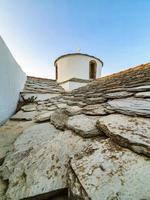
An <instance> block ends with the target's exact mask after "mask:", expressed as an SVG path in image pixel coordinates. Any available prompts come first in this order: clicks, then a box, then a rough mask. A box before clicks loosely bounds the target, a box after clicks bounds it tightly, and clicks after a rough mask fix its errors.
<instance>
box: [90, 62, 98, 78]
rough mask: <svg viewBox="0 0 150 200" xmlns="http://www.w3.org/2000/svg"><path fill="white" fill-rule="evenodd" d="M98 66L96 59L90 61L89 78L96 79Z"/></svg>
mask: <svg viewBox="0 0 150 200" xmlns="http://www.w3.org/2000/svg"><path fill="white" fill-rule="evenodd" d="M96 68H97V64H96V62H95V61H94V60H91V61H90V63H89V79H96Z"/></svg>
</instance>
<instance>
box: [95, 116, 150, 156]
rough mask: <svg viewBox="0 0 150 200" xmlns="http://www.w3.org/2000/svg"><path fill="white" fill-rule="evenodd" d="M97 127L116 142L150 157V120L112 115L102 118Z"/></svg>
mask: <svg viewBox="0 0 150 200" xmlns="http://www.w3.org/2000/svg"><path fill="white" fill-rule="evenodd" d="M97 127H98V128H99V129H100V130H101V131H103V132H104V133H105V134H106V135H107V136H108V137H110V138H111V139H112V140H113V141H114V142H116V143H118V144H119V145H121V146H123V147H127V148H129V149H131V150H133V151H135V152H137V153H142V154H144V155H146V156H149V157H150V120H149V119H148V118H142V117H131V116H125V115H121V114H112V115H108V116H105V117H101V118H100V119H99V120H98V121H97Z"/></svg>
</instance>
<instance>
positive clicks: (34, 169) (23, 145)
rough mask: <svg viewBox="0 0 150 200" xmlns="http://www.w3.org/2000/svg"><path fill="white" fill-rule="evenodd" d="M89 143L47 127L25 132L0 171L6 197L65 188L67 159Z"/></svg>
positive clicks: (26, 195)
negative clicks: (6, 184)
mask: <svg viewBox="0 0 150 200" xmlns="http://www.w3.org/2000/svg"><path fill="white" fill-rule="evenodd" d="M90 142H91V140H90V139H89V140H85V139H83V138H82V137H80V136H77V135H76V134H74V133H72V132H71V131H65V132H62V131H59V130H57V129H55V127H54V126H53V125H51V124H50V123H43V124H37V125H35V126H33V127H30V128H28V129H26V130H25V131H24V132H23V133H22V134H21V135H20V136H19V137H18V138H17V140H16V141H15V143H14V151H12V152H10V153H9V154H8V155H7V157H6V158H5V161H4V163H3V165H2V167H1V177H2V178H3V179H4V180H8V181H9V185H8V189H7V192H6V197H7V198H8V199H10V200H14V199H15V200H20V199H24V198H29V197H33V196H37V195H40V194H44V193H49V194H50V193H51V194H53V193H54V192H56V191H57V190H60V189H64V188H66V187H67V170H68V163H69V159H70V157H72V156H73V155H74V154H76V153H79V152H80V151H81V150H82V149H83V148H85V147H86V146H87V145H89V143H90Z"/></svg>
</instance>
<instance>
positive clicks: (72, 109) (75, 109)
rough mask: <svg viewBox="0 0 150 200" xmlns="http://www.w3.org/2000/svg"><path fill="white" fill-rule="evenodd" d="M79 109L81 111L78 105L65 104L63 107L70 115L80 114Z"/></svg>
mask: <svg viewBox="0 0 150 200" xmlns="http://www.w3.org/2000/svg"><path fill="white" fill-rule="evenodd" d="M81 111H82V108H81V107H79V106H67V107H66V108H65V112H66V113H67V114H68V115H70V116H71V115H77V114H81Z"/></svg>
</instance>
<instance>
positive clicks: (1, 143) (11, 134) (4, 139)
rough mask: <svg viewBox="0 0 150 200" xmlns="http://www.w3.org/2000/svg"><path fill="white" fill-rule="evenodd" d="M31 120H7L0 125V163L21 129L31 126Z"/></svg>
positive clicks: (11, 147)
mask: <svg viewBox="0 0 150 200" xmlns="http://www.w3.org/2000/svg"><path fill="white" fill-rule="evenodd" d="M32 124H33V122H30V121H26V122H22V121H11V120H10V121H8V122H7V123H6V124H5V125H3V126H1V127H0V164H1V162H3V159H4V157H5V156H6V154H7V152H9V151H11V150H12V149H13V142H14V141H15V140H16V138H17V137H18V135H20V134H21V133H22V132H23V130H24V129H25V128H27V127H29V126H31V125H32Z"/></svg>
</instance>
